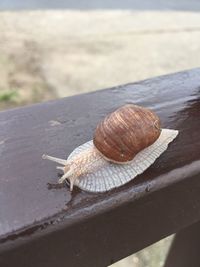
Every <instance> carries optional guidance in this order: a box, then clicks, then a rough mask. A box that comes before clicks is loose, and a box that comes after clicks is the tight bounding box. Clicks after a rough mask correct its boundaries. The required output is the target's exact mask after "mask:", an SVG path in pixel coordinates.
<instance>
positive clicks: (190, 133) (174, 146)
mask: <svg viewBox="0 0 200 267" xmlns="http://www.w3.org/2000/svg"><path fill="white" fill-rule="evenodd" d="M126 103H135V104H139V105H143V106H146V107H149V108H151V109H153V110H155V111H156V113H157V114H158V115H159V116H160V118H161V120H162V126H163V127H166V128H173V129H178V130H179V131H180V133H179V136H178V137H177V139H176V140H175V141H174V142H173V143H171V144H170V146H169V148H168V150H167V151H166V152H165V153H164V154H163V155H162V156H161V157H160V158H159V159H158V160H157V161H156V162H155V163H154V164H153V165H152V166H151V167H150V168H149V169H148V170H146V171H145V172H144V173H143V174H142V175H139V176H138V177H137V178H136V179H134V180H133V181H132V182H130V183H128V184H126V185H125V186H122V187H120V188H118V189H115V190H112V191H110V192H107V193H103V194H102V193H100V194H91V193H86V192H82V191H80V190H78V189H75V190H74V191H73V192H72V193H71V192H70V191H69V189H68V188H67V187H64V188H60V189H49V187H48V185H47V184H48V182H56V181H57V178H58V177H57V176H58V173H57V171H56V170H55V165H54V164H49V163H47V162H46V161H43V160H42V159H41V156H42V154H43V153H48V154H51V155H55V156H58V157H61V158H63V157H67V155H68V154H69V153H70V152H71V151H72V150H73V149H74V148H75V147H77V146H78V145H80V144H82V143H84V142H86V141H88V140H90V139H92V135H93V131H94V129H95V127H96V124H97V123H98V121H100V120H101V119H102V118H103V117H104V116H105V115H106V114H107V113H109V112H111V111H113V110H114V109H116V108H117V107H119V106H121V105H123V104H126ZM0 154H1V157H0V169H1V174H0V266H2V267H7V266H15V267H16V266H20V267H29V266H30V267H32V266H34V267H36V266H37V267H46V266H48V267H53V266H59V267H62V266H70V267H82V266H84V267H85V266H87V267H90V266H91V267H92V266H95V267H103V266H107V265H109V264H111V263H114V262H116V261H118V260H119V259H121V258H124V257H126V256H128V255H130V254H132V253H134V252H136V251H138V250H140V249H142V248H145V247H146V246H148V245H150V244H152V243H154V242H156V241H158V240H160V239H162V238H164V237H166V236H168V235H170V234H172V233H176V232H179V231H182V232H181V233H182V234H181V236H184V235H185V233H187V234H188V231H189V230H188V229H187V230H185V231H186V232H185V231H184V230H183V229H184V228H185V227H189V226H190V228H189V229H192V231H191V232H192V233H194V229H199V228H198V227H197V226H196V225H197V224H195V223H197V222H198V221H199V220H200V69H195V70H191V71H185V72H181V73H177V74H172V75H167V76H162V77H158V78H153V79H149V80H145V81H141V82H138V83H133V84H128V85H123V86H119V87H115V88H111V89H107V90H103V91H98V92H95V93H89V94H83V95H78V96H74V97H69V98H64V99H61V100H56V101H52V102H47V103H42V104H37V105H33V106H29V107H25V108H20V109H14V110H9V111H5V112H1V113H0ZM192 224H195V225H194V227H192V226H191V225H192ZM191 227H192V228H191ZM195 233H196V232H195ZM194 236H196V235H194ZM183 239H184V238H183ZM192 240H194V239H193V238H191V240H190V242H191V244H192ZM199 240H200V239H199ZM194 243H195V242H194ZM181 244H182V247H183V251H184V248H185V246H184V244H183V242H181ZM195 244H196V243H195ZM187 245H188V244H187ZM173 247H174V248H176V250H177V243H176V244H175V245H174V246H173ZM178 250H179V252H180V253H181V251H182V250H181V249H180V246H179V245H178ZM178 250H177V251H178ZM176 255H178V256H179V259H180V255H179V253H177V254H176V253H175V254H174V253H173V251H172V252H170V255H169V258H168V262H169V264H168V263H166V266H167V267H168V266H175V265H173V262H175V260H176V259H177V257H176ZM175 258H176V259H175ZM182 258H183V260H182V259H180V260H181V261H183V262H182V263H180V264H179V265H178V263H177V262H176V267H179V266H181V267H183V266H188V265H186V262H187V259H188V258H190V261H191V262H192V260H193V261H194V263H193V264H192V265H191V264H190V266H192V267H194V266H197V265H195V263H197V262H198V266H199V262H200V257H199V255H198V253H196V256H192V259H191V257H190V255H189V250H187V253H186V252H185V253H184V255H183V257H182ZM184 264H185V265H184Z"/></svg>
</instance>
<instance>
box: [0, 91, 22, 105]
mask: <svg viewBox="0 0 200 267" xmlns="http://www.w3.org/2000/svg"><path fill="white" fill-rule="evenodd" d="M17 96H18V93H17V91H15V90H4V91H2V92H1V91H0V102H14V101H15V100H16V97H17Z"/></svg>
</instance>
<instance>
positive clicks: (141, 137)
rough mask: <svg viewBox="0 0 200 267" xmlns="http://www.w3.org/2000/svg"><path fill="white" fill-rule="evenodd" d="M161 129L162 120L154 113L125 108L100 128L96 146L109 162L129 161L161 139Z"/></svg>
mask: <svg viewBox="0 0 200 267" xmlns="http://www.w3.org/2000/svg"><path fill="white" fill-rule="evenodd" d="M160 127H161V126H160V119H159V117H158V116H157V115H156V114H155V113H154V112H152V111H151V110H149V109H147V108H144V107H140V106H137V105H132V104H130V105H125V106H122V107H121V108H119V109H117V110H116V111H114V112H113V113H111V114H110V115H108V116H106V117H105V119H104V120H102V121H101V122H100V123H99V124H98V125H97V128H96V130H95V133H94V138H93V143H94V145H95V147H96V148H97V149H98V151H99V152H100V153H101V154H102V155H103V156H104V157H105V158H107V159H108V160H110V161H113V162H118V163H120V162H122V163H123V162H128V161H131V160H132V159H133V158H134V157H135V156H136V154H137V153H138V152H140V151H141V150H143V149H144V148H146V147H148V146H150V145H151V144H153V143H154V142H155V141H156V140H157V139H158V137H159V136H160V132H161V131H160Z"/></svg>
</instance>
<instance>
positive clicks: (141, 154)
mask: <svg viewBox="0 0 200 267" xmlns="http://www.w3.org/2000/svg"><path fill="white" fill-rule="evenodd" d="M177 135H178V131H177V130H171V129H161V128H160V119H159V117H158V116H157V115H156V114H155V113H154V112H152V111H151V110H149V109H146V108H143V107H139V106H136V105H125V106H123V107H121V108H119V109H117V110H116V111H114V112H113V113H111V114H110V115H108V116H106V117H105V119H104V120H102V121H101V122H100V123H99V124H98V125H97V128H96V130H95V133H94V138H93V140H91V141H89V142H87V143H85V144H83V145H81V146H79V147H77V148H76V149H75V150H74V151H73V152H72V153H71V154H70V155H69V157H68V159H67V160H64V159H60V158H55V157H51V156H48V155H43V158H44V159H49V160H52V161H55V162H57V163H59V164H61V165H64V167H60V166H59V167H57V168H58V169H60V170H62V171H63V172H64V174H63V176H62V177H61V178H60V179H59V181H58V182H59V183H62V182H64V181H65V180H66V179H67V180H69V182H70V190H73V185H76V186H78V187H79V188H81V189H83V190H86V191H89V192H105V191H108V190H111V189H113V188H116V187H119V186H121V185H124V184H126V183H128V182H129V181H131V180H132V179H134V178H135V177H136V176H137V175H139V174H141V173H142V172H144V171H145V170H146V169H147V168H148V167H149V166H151V165H152V164H153V163H154V162H155V160H156V159H157V158H158V157H159V156H160V155H161V154H162V153H163V152H164V151H165V150H166V149H167V147H168V145H169V143H170V142H172V141H173V140H174V139H175V138H176V136H177Z"/></svg>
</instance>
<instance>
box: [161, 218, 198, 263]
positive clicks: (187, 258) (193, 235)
mask: <svg viewBox="0 0 200 267" xmlns="http://www.w3.org/2000/svg"><path fill="white" fill-rule="evenodd" d="M199 248H200V223H199V222H198V223H195V224H194V225H191V226H189V227H187V228H186V229H183V230H182V231H180V232H179V233H178V234H176V236H175V238H174V240H173V243H172V245H171V248H170V251H169V254H168V257H167V260H166V263H165V267H188V266H192V267H199V266H200V253H199Z"/></svg>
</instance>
